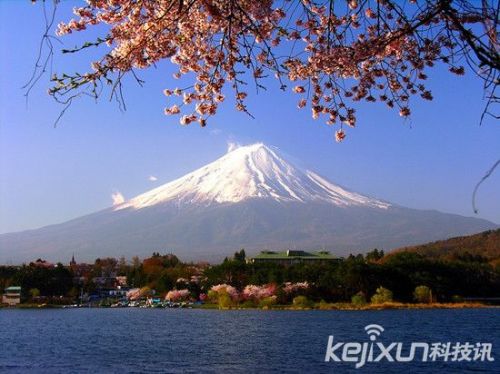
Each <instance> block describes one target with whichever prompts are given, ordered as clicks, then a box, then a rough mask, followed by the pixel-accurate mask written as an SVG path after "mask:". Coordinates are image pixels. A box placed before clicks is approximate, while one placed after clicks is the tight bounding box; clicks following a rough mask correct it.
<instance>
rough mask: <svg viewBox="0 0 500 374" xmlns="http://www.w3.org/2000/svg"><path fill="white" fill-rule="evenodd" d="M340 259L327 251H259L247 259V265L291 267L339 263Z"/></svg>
mask: <svg viewBox="0 0 500 374" xmlns="http://www.w3.org/2000/svg"><path fill="white" fill-rule="evenodd" d="M339 260H340V258H339V257H336V256H333V255H332V254H330V252H328V251H319V252H306V251H296V250H288V251H282V252H275V251H261V252H260V254H258V255H257V256H255V257H251V258H248V259H247V262H248V263H251V264H257V263H277V264H281V265H293V264H299V263H303V262H314V263H318V262H329V261H339Z"/></svg>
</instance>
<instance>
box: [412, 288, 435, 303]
mask: <svg viewBox="0 0 500 374" xmlns="http://www.w3.org/2000/svg"><path fill="white" fill-rule="evenodd" d="M413 298H414V299H415V301H417V302H419V303H426V304H428V303H431V302H432V290H431V289H430V288H429V287H427V286H417V287H415V291H413Z"/></svg>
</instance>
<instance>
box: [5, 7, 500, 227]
mask: <svg viewBox="0 0 500 374" xmlns="http://www.w3.org/2000/svg"><path fill="white" fill-rule="evenodd" d="M74 3H76V2H65V3H63V6H61V8H60V9H59V12H58V19H59V20H68V19H69V18H71V6H72V4H74ZM43 27H44V21H43V14H42V10H41V4H37V5H34V6H32V5H31V4H30V3H29V2H28V1H14V0H12V1H8V0H7V1H5V0H4V1H1V2H0V38H1V43H0V46H1V47H0V48H1V55H2V59H1V60H0V69H1V70H0V71H1V73H0V104H1V105H0V233H4V232H10V231H18V230H24V229H29V228H36V227H40V226H44V225H47V224H52V223H58V222H63V221H65V220H68V219H71V218H75V217H78V216H80V215H83V214H87V213H91V212H94V211H97V210H100V209H103V208H106V207H109V206H110V205H111V204H112V200H111V195H112V194H113V193H114V192H120V193H122V194H123V195H124V196H125V197H126V198H130V197H133V196H134V195H136V194H139V193H141V192H144V191H146V190H148V189H150V188H153V187H156V186H159V185H160V184H162V183H165V182H167V181H170V180H172V179H174V178H177V177H180V176H182V175H183V174H185V173H187V172H190V171H192V170H194V169H195V168H197V167H200V166H202V165H204V164H206V163H208V162H210V161H213V160H215V159H216V158H218V157H219V156H221V155H223V154H224V153H225V152H226V149H227V144H228V142H232V141H236V142H239V143H241V144H248V143H253V142H256V141H262V142H264V143H266V144H270V145H274V146H276V147H278V148H280V149H282V150H283V151H284V152H286V153H288V154H291V155H293V156H295V157H296V158H298V159H300V160H302V162H303V164H305V165H306V166H308V167H309V168H311V169H313V170H316V171H317V172H318V173H320V174H322V175H323V176H326V177H327V178H329V179H330V180H332V181H334V182H336V183H339V184H342V185H344V186H346V187H348V188H350V189H352V190H355V191H358V192H361V193H364V194H368V195H372V196H376V197H378V198H381V199H384V200H387V201H390V202H393V203H396V204H400V205H403V206H407V207H411V208H418V209H437V210H440V211H444V212H449V213H456V214H462V215H466V216H473V215H474V213H473V211H472V207H471V196H472V190H473V188H474V185H475V184H476V183H477V181H478V180H479V179H480V178H481V177H482V175H484V173H485V172H486V171H487V170H488V168H490V167H491V165H492V164H493V163H494V162H495V161H496V160H497V159H498V158H499V157H500V127H499V124H498V122H495V121H494V120H492V119H491V120H490V119H489V120H486V121H485V122H484V123H483V125H482V126H479V117H480V114H481V111H482V109H483V105H484V102H483V101H482V87H481V82H480V81H478V80H477V79H476V78H475V77H474V76H473V74H471V73H469V74H467V75H466V76H465V77H463V78H457V77H456V76H453V75H451V74H449V73H447V71H446V70H444V69H443V68H436V69H434V70H429V71H428V75H429V76H430V80H429V83H430V85H429V87H430V88H431V89H432V91H433V95H434V97H435V99H434V101H433V102H430V103H429V102H424V101H423V100H419V99H418V98H414V99H413V100H412V103H413V107H412V112H413V115H412V118H411V120H409V121H408V120H403V119H401V117H399V115H398V113H397V112H396V111H390V110H387V109H386V108H385V107H383V106H381V105H379V104H362V105H360V106H359V107H358V108H357V110H358V112H357V113H358V125H357V127H356V128H355V129H349V130H348V137H347V139H346V140H345V142H343V143H342V144H338V143H336V142H335V141H334V132H333V130H332V128H329V127H328V126H326V125H325V124H324V123H323V122H321V121H320V120H318V121H314V120H313V119H312V118H311V117H310V112H309V111H308V110H302V111H299V110H298V109H296V101H297V95H294V94H290V93H286V94H281V93H279V92H278V91H277V90H276V84H275V83H274V82H270V84H269V90H268V91H267V92H260V93H259V94H258V95H256V94H255V90H253V89H251V90H249V93H250V96H249V100H248V106H249V109H250V111H251V112H252V114H253V115H254V116H255V119H252V118H250V117H248V116H246V115H244V114H241V113H240V112H237V111H236V110H234V109H233V107H232V106H231V105H226V106H224V107H222V108H221V110H220V111H219V113H218V115H217V116H216V117H214V118H211V119H210V121H209V123H208V126H207V127H206V128H200V127H199V126H198V125H196V124H194V125H192V126H189V127H183V126H180V125H179V124H178V119H177V118H172V117H166V116H165V115H164V114H163V108H164V107H165V106H167V105H168V101H167V99H166V98H165V96H163V95H162V90H163V89H164V88H167V87H169V88H170V87H172V86H173V87H175V85H176V82H175V81H174V80H173V79H172V78H171V72H172V69H171V68H170V67H169V65H168V64H166V63H165V64H160V65H159V66H158V68H157V69H150V70H147V71H143V72H141V74H140V75H141V78H143V79H144V80H145V81H146V84H145V86H144V87H143V88H139V87H138V86H137V85H136V84H134V83H133V82H132V81H129V82H127V84H126V86H125V98H126V102H127V111H125V112H120V111H119V110H118V106H117V105H116V104H115V103H114V102H109V101H108V99H107V97H103V98H102V99H101V100H100V101H98V102H94V101H92V100H90V99H86V98H84V99H82V100H79V101H77V102H75V104H74V105H73V107H72V108H71V109H70V110H69V111H68V112H67V113H66V114H65V116H64V117H63V119H62V120H61V122H60V123H59V125H58V127H57V128H54V127H53V124H54V120H55V118H56V117H57V116H58V114H59V111H60V110H61V107H60V106H59V105H58V104H56V103H55V102H54V101H53V100H52V99H51V98H50V97H49V96H48V95H47V94H46V91H47V88H48V87H49V86H50V82H49V81H48V77H44V78H43V79H42V80H41V81H40V82H39V84H38V85H37V86H36V87H35V88H34V90H33V92H32V93H31V95H30V97H29V101H28V102H26V100H25V97H24V96H23V90H22V89H21V87H22V85H23V84H24V83H25V82H26V81H27V79H28V78H29V76H30V73H31V71H32V68H33V64H34V62H35V58H36V51H37V48H38V44H39V40H40V38H41V35H42V33H43ZM92 35H93V34H92V33H90V34H81V35H75V36H70V37H65V38H63V39H62V42H63V43H64V46H65V47H73V46H74V45H75V44H78V43H79V42H82V41H85V40H89V39H91V38H92ZM92 53H94V52H93V51H90V53H87V54H81V55H79V56H78V55H70V56H68V55H64V56H63V55H61V54H59V53H56V56H55V61H54V65H53V66H54V71H57V72H64V71H66V72H74V71H76V70H80V71H82V70H85V69H87V67H89V64H90V61H91V57H92ZM75 57H76V60H75ZM150 176H155V177H156V178H157V180H156V181H151V180H149V177H150ZM498 191H500V170H498V171H497V172H496V173H495V174H493V175H492V177H491V178H490V179H488V180H487V181H486V182H485V183H484V184H483V186H482V187H481V189H480V190H479V193H478V197H477V205H478V208H479V214H478V215H477V216H478V217H480V218H485V219H489V220H492V221H494V222H497V223H500V194H499V193H498Z"/></svg>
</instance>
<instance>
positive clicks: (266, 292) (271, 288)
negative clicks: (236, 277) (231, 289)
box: [242, 284, 276, 301]
mask: <svg viewBox="0 0 500 374" xmlns="http://www.w3.org/2000/svg"><path fill="white" fill-rule="evenodd" d="M275 293H276V285H275V284H266V285H263V286H255V285H253V284H249V285H248V286H246V287H245V288H244V289H243V292H242V297H243V299H245V300H253V301H260V300H263V299H265V298H267V297H273V296H275Z"/></svg>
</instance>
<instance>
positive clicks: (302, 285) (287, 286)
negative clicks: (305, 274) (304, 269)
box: [283, 282, 309, 294]
mask: <svg viewBox="0 0 500 374" xmlns="http://www.w3.org/2000/svg"><path fill="white" fill-rule="evenodd" d="M307 289H309V283H307V282H297V283H292V282H286V283H284V284H283V291H285V293H287V294H292V293H296V292H297V291H301V290H307Z"/></svg>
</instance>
